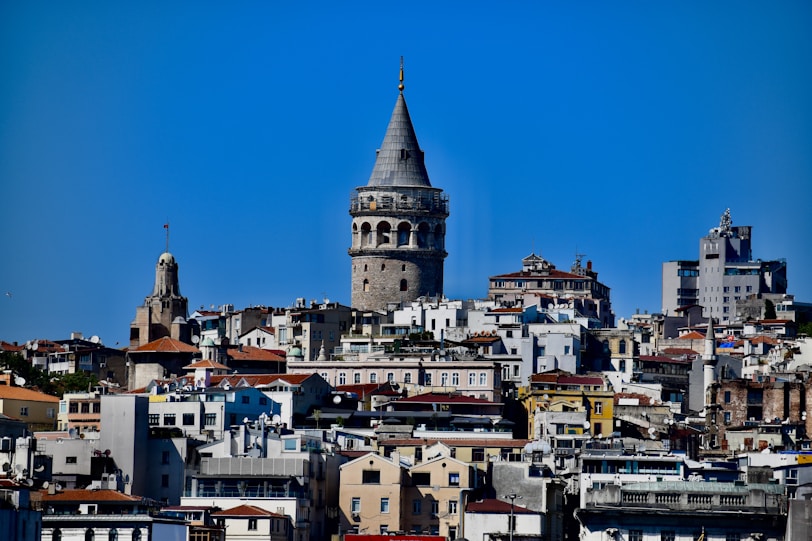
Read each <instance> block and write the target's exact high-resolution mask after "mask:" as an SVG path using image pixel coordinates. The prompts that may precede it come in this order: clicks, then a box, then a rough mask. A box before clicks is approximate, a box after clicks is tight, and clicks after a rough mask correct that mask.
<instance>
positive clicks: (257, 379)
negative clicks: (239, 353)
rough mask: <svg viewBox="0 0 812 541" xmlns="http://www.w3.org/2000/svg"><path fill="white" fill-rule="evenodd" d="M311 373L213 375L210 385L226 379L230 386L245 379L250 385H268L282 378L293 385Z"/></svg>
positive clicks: (299, 383) (218, 383) (298, 383)
mask: <svg viewBox="0 0 812 541" xmlns="http://www.w3.org/2000/svg"><path fill="white" fill-rule="evenodd" d="M312 375H313V374H226V375H213V376H212V377H211V379H210V383H211V384H212V385H220V384H221V383H222V382H223V380H226V381H228V384H229V385H231V386H232V387H233V386H235V385H237V384H238V383H239V382H240V380H245V382H246V383H248V385H250V386H251V387H257V386H259V385H270V384H271V383H274V382H276V381H279V380H282V381H285V382H287V383H290V384H293V385H301V384H302V382H303V381H305V380H306V379H307V378H309V377H311V376H312Z"/></svg>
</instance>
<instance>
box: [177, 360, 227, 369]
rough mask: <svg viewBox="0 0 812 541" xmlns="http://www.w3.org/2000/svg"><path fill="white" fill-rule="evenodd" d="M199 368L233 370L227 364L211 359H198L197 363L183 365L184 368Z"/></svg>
mask: <svg viewBox="0 0 812 541" xmlns="http://www.w3.org/2000/svg"><path fill="white" fill-rule="evenodd" d="M198 368H212V369H214V370H231V369H230V368H229V367H227V366H226V365H224V364H220V363H218V362H216V361H211V360H205V361H197V362H196V363H192V364H187V365H186V366H184V367H183V369H184V370H196V369H198Z"/></svg>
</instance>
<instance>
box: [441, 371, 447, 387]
mask: <svg viewBox="0 0 812 541" xmlns="http://www.w3.org/2000/svg"><path fill="white" fill-rule="evenodd" d="M447 385H448V372H443V373H441V374H440V386H441V387H446V386H447Z"/></svg>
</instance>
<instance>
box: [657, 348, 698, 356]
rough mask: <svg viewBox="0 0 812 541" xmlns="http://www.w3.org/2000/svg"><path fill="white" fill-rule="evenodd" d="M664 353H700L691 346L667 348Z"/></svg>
mask: <svg viewBox="0 0 812 541" xmlns="http://www.w3.org/2000/svg"><path fill="white" fill-rule="evenodd" d="M663 353H665V354H666V355H699V352H698V351H694V350H692V349H691V348H665V349H664V350H663Z"/></svg>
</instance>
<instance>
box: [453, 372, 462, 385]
mask: <svg viewBox="0 0 812 541" xmlns="http://www.w3.org/2000/svg"><path fill="white" fill-rule="evenodd" d="M459 384H460V374H459V372H453V373H452V374H451V385H453V386H455V387H458V386H459Z"/></svg>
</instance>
